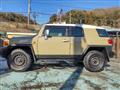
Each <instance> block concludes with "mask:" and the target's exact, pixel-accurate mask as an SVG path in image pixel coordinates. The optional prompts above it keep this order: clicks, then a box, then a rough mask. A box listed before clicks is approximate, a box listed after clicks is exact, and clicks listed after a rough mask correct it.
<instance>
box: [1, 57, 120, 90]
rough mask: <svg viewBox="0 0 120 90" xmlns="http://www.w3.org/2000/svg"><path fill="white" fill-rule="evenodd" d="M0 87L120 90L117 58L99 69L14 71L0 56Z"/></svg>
mask: <svg viewBox="0 0 120 90" xmlns="http://www.w3.org/2000/svg"><path fill="white" fill-rule="evenodd" d="M0 90H120V59H112V60H111V62H110V63H108V65H106V68H105V70H104V71H102V72H98V73H93V72H89V71H87V70H85V68H84V67H83V65H82V64H80V65H79V66H77V67H73V66H64V67H61V66H56V65H54V66H53V65H48V66H39V65H35V66H33V67H32V68H31V69H30V70H29V71H27V72H13V71H10V70H9V69H8V67H7V63H6V60H5V59H3V58H0Z"/></svg>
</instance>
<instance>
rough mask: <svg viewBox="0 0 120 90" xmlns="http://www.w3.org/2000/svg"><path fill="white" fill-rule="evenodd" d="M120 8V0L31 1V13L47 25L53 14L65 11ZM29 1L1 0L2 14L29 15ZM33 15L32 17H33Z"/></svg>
mask: <svg viewBox="0 0 120 90" xmlns="http://www.w3.org/2000/svg"><path fill="white" fill-rule="evenodd" d="M110 7H120V0H31V12H37V13H38V15H37V22H38V23H40V24H44V23H47V22H48V21H49V18H50V16H51V15H52V14H56V13H57V12H58V10H60V9H63V12H64V13H65V12H67V11H69V10H72V9H81V10H93V9H97V8H110ZM27 10H28V0H0V12H17V13H22V14H24V15H27ZM32 16H33V15H32V13H31V17H32Z"/></svg>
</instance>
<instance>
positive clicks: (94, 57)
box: [83, 50, 106, 72]
mask: <svg viewBox="0 0 120 90" xmlns="http://www.w3.org/2000/svg"><path fill="white" fill-rule="evenodd" d="M83 63H84V66H85V68H86V69H87V70H88V71H90V72H100V71H102V70H103V69H104V66H105V63H106V60H105V56H104V54H103V53H101V52H99V51H95V50H94V51H89V52H88V53H87V54H86V55H85V57H84V61H83Z"/></svg>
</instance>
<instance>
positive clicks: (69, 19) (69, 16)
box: [69, 11, 72, 24]
mask: <svg viewBox="0 0 120 90" xmlns="http://www.w3.org/2000/svg"><path fill="white" fill-rule="evenodd" d="M71 22H72V20H71V11H70V12H69V23H70V24H71Z"/></svg>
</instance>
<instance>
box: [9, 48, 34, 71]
mask: <svg viewBox="0 0 120 90" xmlns="http://www.w3.org/2000/svg"><path fill="white" fill-rule="evenodd" d="M31 64H32V59H31V57H30V55H29V54H28V53H27V52H25V51H24V50H22V49H15V50H13V51H12V52H11V53H10V55H9V59H8V65H9V67H10V68H11V69H12V70H14V71H22V72H23V71H26V70H28V69H29V68H30V66H31Z"/></svg>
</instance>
